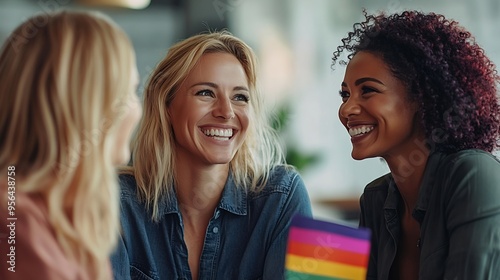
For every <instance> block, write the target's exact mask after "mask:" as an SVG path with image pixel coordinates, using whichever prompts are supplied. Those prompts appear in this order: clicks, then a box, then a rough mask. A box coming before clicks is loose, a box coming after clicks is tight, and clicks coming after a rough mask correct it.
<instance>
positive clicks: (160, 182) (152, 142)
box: [122, 31, 284, 220]
mask: <svg viewBox="0 0 500 280" xmlns="http://www.w3.org/2000/svg"><path fill="white" fill-rule="evenodd" d="M206 53H229V54H232V55H234V56H235V57H236V58H237V59H238V61H239V62H240V63H241V65H242V66H243V69H244V70H245V74H246V76H247V80H248V83H249V87H250V88H249V89H250V102H249V104H250V108H251V110H250V124H249V128H248V132H247V137H246V139H245V141H244V143H243V145H242V147H241V148H240V150H238V152H237V153H236V155H235V157H234V159H233V160H232V161H231V163H230V168H231V172H232V174H233V178H234V181H235V183H236V184H237V185H238V186H241V187H243V188H245V189H246V190H248V191H253V192H256V191H259V189H260V188H261V187H262V186H263V185H264V184H265V182H266V181H267V179H268V177H269V173H270V170H271V169H272V168H273V167H274V166H276V165H278V164H282V163H284V155H283V151H282V147H281V144H280V142H279V140H278V137H277V134H276V132H275V131H274V130H273V129H272V127H271V126H270V122H269V114H267V113H266V112H264V109H265V107H264V104H263V100H262V96H261V95H260V93H259V91H258V90H257V74H256V67H257V66H256V58H255V54H254V52H253V50H252V49H251V48H250V47H249V46H248V45H247V44H246V43H244V42H243V41H242V40H240V39H239V38H236V37H235V36H233V35H232V34H230V33H229V32H227V31H221V32H211V33H203V34H198V35H194V36H192V37H190V38H188V39H185V40H184V41H181V42H179V43H177V44H175V45H174V46H172V47H171V48H170V49H169V51H168V53H167V55H166V56H165V58H164V59H163V60H162V61H161V62H160V63H159V64H158V65H157V67H156V69H155V70H154V71H153V73H152V74H151V76H150V78H149V81H148V83H147V85H146V89H145V93H144V115H143V119H142V120H141V122H140V124H139V128H138V131H137V134H136V138H135V141H134V144H133V156H132V157H133V164H132V167H130V168H128V169H124V170H122V173H129V174H133V175H134V176H135V179H136V181H137V186H138V188H137V191H138V196H139V198H140V199H141V200H142V201H144V202H145V203H146V205H147V207H148V208H151V209H152V219H153V220H158V219H159V217H158V204H159V202H160V201H161V200H162V199H165V198H168V197H169V196H171V195H173V190H172V188H173V184H174V182H175V172H174V169H175V161H174V158H175V152H176V151H175V148H174V147H175V145H174V143H175V142H174V141H175V140H174V134H173V131H172V124H171V120H170V118H169V116H168V114H167V108H168V106H169V105H170V103H171V102H172V100H173V99H174V98H175V96H176V93H177V89H178V88H179V86H180V85H181V83H182V82H183V81H184V80H185V79H186V77H187V76H188V74H189V73H190V71H191V70H192V69H193V68H194V67H195V65H196V63H197V62H198V61H199V59H200V58H201V56H202V55H203V54H206Z"/></svg>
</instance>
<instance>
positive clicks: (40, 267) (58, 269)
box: [0, 192, 86, 279]
mask: <svg viewBox="0 0 500 280" xmlns="http://www.w3.org/2000/svg"><path fill="white" fill-rule="evenodd" d="M15 202H16V207H15V212H14V215H13V216H12V217H10V219H8V218H7V217H5V219H4V217H3V215H0V216H2V220H4V221H6V223H7V225H6V227H5V228H6V229H7V231H8V232H7V235H8V236H10V237H12V238H11V239H9V240H8V241H7V243H8V244H10V245H9V247H10V250H11V251H12V252H13V254H12V255H13V256H8V255H7V254H5V255H6V256H7V259H6V260H5V261H6V263H7V265H9V261H13V262H12V263H13V264H14V266H13V267H14V268H13V269H15V270H16V272H15V273H12V274H6V275H5V276H9V275H13V276H16V277H19V278H15V279H21V278H22V279H25V278H26V279H35V278H36V279H56V278H57V279H70V278H71V279H74V278H76V277H77V275H79V276H83V275H86V272H85V271H84V270H83V268H82V267H80V266H79V265H77V264H76V263H74V262H72V261H70V260H69V259H68V257H67V256H66V254H65V253H64V252H63V250H62V248H61V246H60V245H59V242H58V241H57V238H56V236H55V233H54V230H53V227H52V225H51V223H50V221H49V219H48V211H47V207H46V206H45V205H46V203H45V200H44V199H43V198H42V197H41V196H38V195H32V194H24V193H20V192H18V193H16V198H15ZM3 230H4V229H2V232H3ZM21 256H22V257H21ZM4 257H5V256H4ZM2 260H3V259H2ZM2 267H3V266H2ZM28 267H29V269H27V268H28ZM0 275H2V274H1V273H0ZM2 276H3V275H2ZM2 279H4V278H2ZM6 279H10V278H9V277H7V278H6Z"/></svg>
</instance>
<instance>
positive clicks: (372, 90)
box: [361, 86, 379, 94]
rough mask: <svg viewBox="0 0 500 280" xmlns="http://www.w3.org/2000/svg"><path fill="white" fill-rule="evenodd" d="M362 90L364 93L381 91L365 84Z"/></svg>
mask: <svg viewBox="0 0 500 280" xmlns="http://www.w3.org/2000/svg"><path fill="white" fill-rule="evenodd" d="M361 92H362V93H363V94H364V93H371V92H379V91H378V90H376V89H374V88H372V87H367V86H364V87H362V88H361Z"/></svg>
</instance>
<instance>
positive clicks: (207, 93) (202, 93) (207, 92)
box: [196, 89, 215, 97]
mask: <svg viewBox="0 0 500 280" xmlns="http://www.w3.org/2000/svg"><path fill="white" fill-rule="evenodd" d="M196 95H198V96H210V97H214V96H215V95H214V93H213V92H212V91H211V90H208V89H204V90H200V91H198V92H196Z"/></svg>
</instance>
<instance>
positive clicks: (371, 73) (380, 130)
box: [339, 52, 429, 279]
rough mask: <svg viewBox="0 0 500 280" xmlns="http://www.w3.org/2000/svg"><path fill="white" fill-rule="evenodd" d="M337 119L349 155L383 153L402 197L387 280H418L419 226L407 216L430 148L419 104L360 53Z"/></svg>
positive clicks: (353, 63)
mask: <svg viewBox="0 0 500 280" xmlns="http://www.w3.org/2000/svg"><path fill="white" fill-rule="evenodd" d="M341 97H342V102H343V103H342V105H341V106H340V108H339V118H340V121H341V122H342V124H344V126H345V127H346V128H347V129H348V131H349V133H350V135H351V142H352V144H353V150H352V157H353V158H354V159H358V160H361V159H365V158H372V157H382V158H384V159H385V161H386V162H387V164H388V166H389V169H390V170H391V173H392V175H393V177H394V180H395V183H396V186H397V188H398V190H399V192H400V194H401V197H402V201H401V204H400V207H399V214H400V220H401V236H400V239H399V244H398V251H397V255H396V257H395V259H394V262H393V264H392V268H391V275H390V278H391V279H418V271H419V262H420V250H419V248H417V242H418V239H419V238H420V225H419V223H418V222H417V221H416V220H415V219H414V218H413V217H412V211H413V209H415V206H416V203H417V199H418V192H419V189H420V184H421V181H422V176H423V173H424V170H425V165H426V162H427V158H428V157H429V150H428V149H427V148H426V147H425V145H421V143H425V141H424V140H425V133H424V130H423V128H422V126H421V125H420V122H419V115H418V106H417V105H416V104H414V103H412V102H410V101H409V100H408V94H407V89H406V87H405V85H404V84H403V83H402V82H401V81H400V80H399V79H397V78H396V77H395V76H394V75H393V73H392V72H391V71H390V70H389V68H388V66H387V65H386V64H385V62H384V61H383V60H382V59H381V58H380V57H379V56H377V55H376V54H373V53H370V52H359V53H357V54H356V55H355V56H354V57H353V58H352V59H351V61H350V62H349V65H348V66H347V70H346V74H345V77H344V81H343V82H342V90H341Z"/></svg>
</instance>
